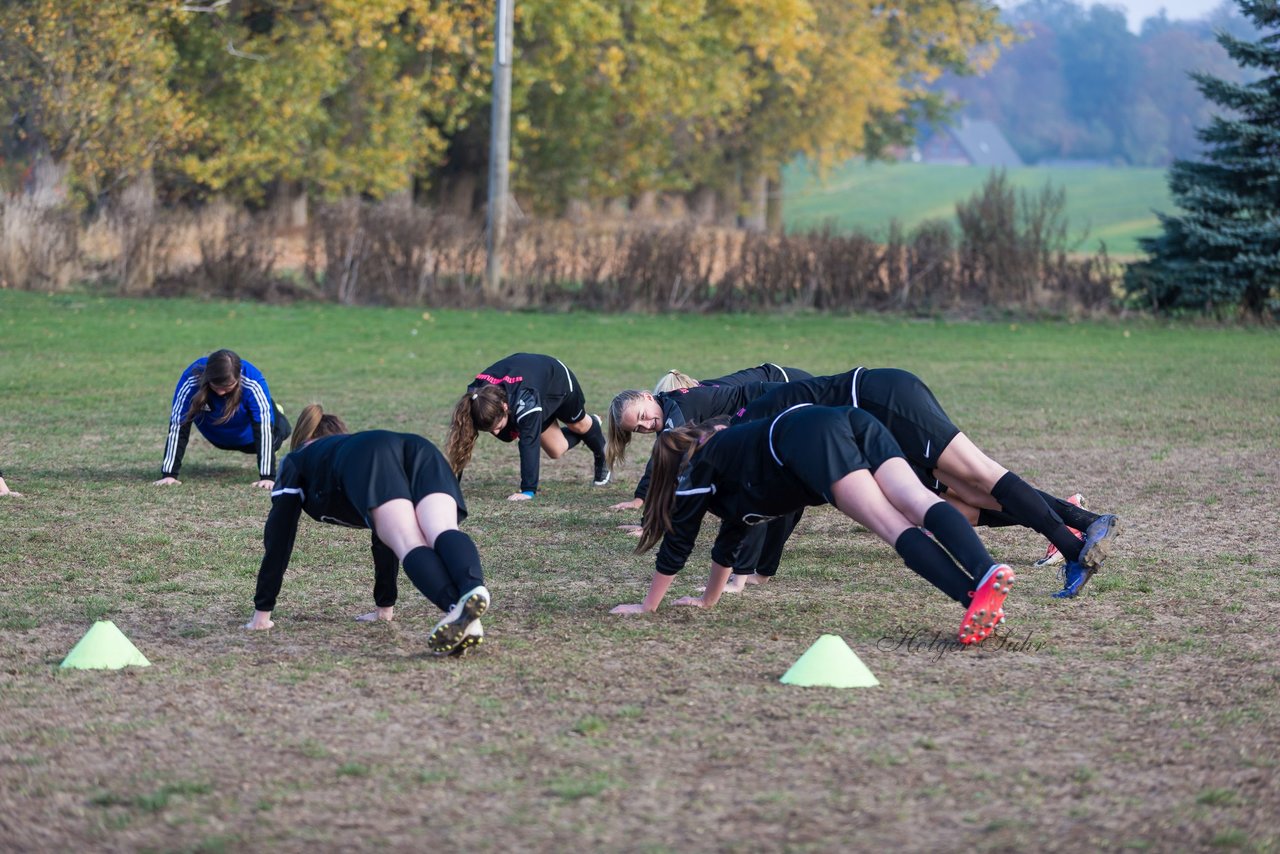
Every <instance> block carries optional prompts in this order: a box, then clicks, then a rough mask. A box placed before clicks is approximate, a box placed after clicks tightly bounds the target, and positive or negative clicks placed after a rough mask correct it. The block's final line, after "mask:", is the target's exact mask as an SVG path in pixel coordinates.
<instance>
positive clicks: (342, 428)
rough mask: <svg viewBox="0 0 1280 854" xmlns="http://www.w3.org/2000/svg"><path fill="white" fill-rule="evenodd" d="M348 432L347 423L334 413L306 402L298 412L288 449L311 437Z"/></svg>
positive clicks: (319, 437)
mask: <svg viewBox="0 0 1280 854" xmlns="http://www.w3.org/2000/svg"><path fill="white" fill-rule="evenodd" d="M347 432H350V431H348V430H347V425H346V424H345V423H343V421H342V419H341V418H339V417H338V416H336V415H331V414H329V413H326V412H325V411H324V407H322V406H321V405H320V404H318V403H308V404H307V405H306V406H304V407H302V412H300V413H298V421H297V424H296V425H295V426H294V428H293V438H292V439H291V440H290V441H289V450H290V451H296V450H298V449H299V448H301V447H302V446H303V445H305V444H307V442H310V441H311V440H312V439H323V438H324V437H325V436H338V435H341V434H344V433H347Z"/></svg>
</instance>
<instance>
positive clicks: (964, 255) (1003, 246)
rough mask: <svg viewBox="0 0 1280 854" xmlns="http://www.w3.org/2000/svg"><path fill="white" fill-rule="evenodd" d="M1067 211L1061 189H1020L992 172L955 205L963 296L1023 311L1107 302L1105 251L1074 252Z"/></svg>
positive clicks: (1109, 283) (1110, 283)
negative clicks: (1077, 254)
mask: <svg viewBox="0 0 1280 854" xmlns="http://www.w3.org/2000/svg"><path fill="white" fill-rule="evenodd" d="M1065 211H1066V191H1065V190H1063V189H1062V188H1057V189H1054V188H1053V187H1052V186H1050V185H1045V186H1044V187H1043V188H1041V189H1040V190H1038V191H1036V192H1034V193H1029V192H1027V191H1026V190H1022V191H1017V190H1015V189H1014V187H1013V185H1012V184H1011V182H1010V181H1009V179H1008V177H1007V176H1006V175H1005V173H1004V172H1003V171H1001V172H996V173H992V174H991V176H990V177H989V178H988V179H987V181H986V182H985V183H984V184H983V186H982V188H981V189H980V190H978V191H977V192H976V193H974V194H973V195H972V196H971V197H970V198H969V199H967V200H965V201H963V202H960V203H958V204H957V205H956V220H957V222H958V223H959V227H960V245H959V251H958V257H959V263H960V266H959V270H958V276H957V280H958V282H959V283H960V287H961V293H960V294H959V296H960V298H961V300H962V301H964V302H965V303H968V304H975V305H988V306H996V307H1002V308H1017V309H1021V310H1024V311H1028V312H1037V311H1045V310H1053V311H1059V312H1061V311H1073V312H1074V311H1096V310H1100V309H1103V308H1106V307H1107V306H1109V305H1110V304H1111V302H1112V299H1113V293H1114V290H1115V284H1116V282H1115V279H1116V276H1115V273H1114V271H1113V269H1112V265H1111V263H1110V260H1109V259H1108V257H1107V254H1106V249H1105V248H1104V249H1103V250H1102V252H1101V254H1100V255H1099V256H1097V257H1093V258H1078V257H1074V256H1073V255H1072V254H1071V253H1070V251H1069V250H1070V248H1071V246H1070V243H1071V241H1070V239H1069V237H1068V226H1067V219H1066V213H1065ZM1081 239H1083V238H1081Z"/></svg>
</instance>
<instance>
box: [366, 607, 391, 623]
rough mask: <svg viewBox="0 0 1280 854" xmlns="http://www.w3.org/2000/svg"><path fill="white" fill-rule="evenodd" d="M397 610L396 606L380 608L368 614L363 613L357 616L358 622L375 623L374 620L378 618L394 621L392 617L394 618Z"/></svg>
mask: <svg viewBox="0 0 1280 854" xmlns="http://www.w3.org/2000/svg"><path fill="white" fill-rule="evenodd" d="M395 610H396V609H395V608H394V607H392V608H378V609H377V610H375V611H370V612H369V613H367V614H361V615H360V616H358V617H356V622H357V623H373V622H377V621H378V620H383V621H385V622H388V623H389V622H391V621H392V619H394V615H395Z"/></svg>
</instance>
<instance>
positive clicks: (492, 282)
mask: <svg viewBox="0 0 1280 854" xmlns="http://www.w3.org/2000/svg"><path fill="white" fill-rule="evenodd" d="M514 12H515V0H498V17H497V20H496V21H495V22H494V30H493V113H492V116H493V117H492V119H491V131H490V136H489V210H488V223H487V228H486V229H485V248H486V249H487V250H488V256H487V259H486V261H485V266H484V295H485V299H486V300H490V301H492V300H495V299H496V298H497V296H498V293H499V291H500V290H501V287H502V249H503V245H504V244H505V243H506V239H507V196H508V195H509V193H508V172H509V165H508V161H509V160H510V159H511V51H512V45H513V42H514V38H513V35H512V28H513V26H514V17H515V15H514Z"/></svg>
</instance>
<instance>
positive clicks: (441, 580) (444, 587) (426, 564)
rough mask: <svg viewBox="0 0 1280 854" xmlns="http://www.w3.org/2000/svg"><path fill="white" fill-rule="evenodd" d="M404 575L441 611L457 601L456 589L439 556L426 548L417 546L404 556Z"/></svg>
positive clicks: (446, 609)
mask: <svg viewBox="0 0 1280 854" xmlns="http://www.w3.org/2000/svg"><path fill="white" fill-rule="evenodd" d="M401 562H402V563H403V564H404V574H405V575H407V576H409V580H410V581H412V582H413V586H414V587H416V588H418V590H419V591H420V592H421V593H422V595H423V596H426V597H427V598H428V599H430V600H431V604H433V605H435V606H436V607H437V608H439V609H440V610H441V611H448V610H449V609H450V608H452V607H453V603H455V602H457V601H458V587H457V585H455V584H454V583H453V581H451V580H450V578H449V573H448V572H446V571H445V567H444V563H443V561H441V560H440V556H439V555H438V554H436V553H435V552H434V551H432V550H431V549H429V548H427V547H426V546H418V547H417V548H416V549H413V550H412V551H410V552H409V553H408V554H407V555H405V556H404V560H403V561H401Z"/></svg>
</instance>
